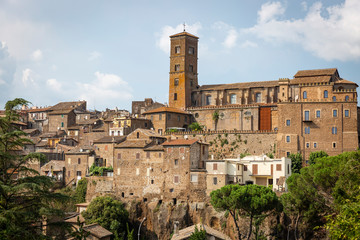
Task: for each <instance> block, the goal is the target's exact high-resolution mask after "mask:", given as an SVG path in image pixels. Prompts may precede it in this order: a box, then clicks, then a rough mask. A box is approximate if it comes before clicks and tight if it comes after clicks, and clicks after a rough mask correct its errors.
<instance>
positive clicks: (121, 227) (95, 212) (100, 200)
mask: <svg viewBox="0 0 360 240" xmlns="http://www.w3.org/2000/svg"><path fill="white" fill-rule="evenodd" d="M82 215H83V217H84V218H85V221H86V224H91V223H98V224H100V225H101V226H102V227H104V228H106V229H108V230H110V231H111V232H113V233H114V235H115V236H121V235H125V233H126V223H127V222H128V217H129V213H128V212H127V211H126V209H125V207H124V204H123V203H122V202H120V201H118V200H115V199H113V198H112V197H110V196H105V197H97V198H95V199H94V200H92V201H91V203H90V204H89V206H88V208H87V210H86V211H84V212H82Z"/></svg>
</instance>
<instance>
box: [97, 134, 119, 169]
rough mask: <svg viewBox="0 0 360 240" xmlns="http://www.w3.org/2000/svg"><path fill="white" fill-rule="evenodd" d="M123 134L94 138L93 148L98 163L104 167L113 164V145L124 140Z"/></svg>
mask: <svg viewBox="0 0 360 240" xmlns="http://www.w3.org/2000/svg"><path fill="white" fill-rule="evenodd" d="M125 139H126V137H124V136H104V137H102V138H100V139H96V140H94V148H95V154H96V157H97V159H99V161H100V162H101V163H100V165H102V166H105V167H110V166H114V156H115V145H116V144H119V143H121V142H123V141H125Z"/></svg>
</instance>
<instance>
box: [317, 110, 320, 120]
mask: <svg viewBox="0 0 360 240" xmlns="http://www.w3.org/2000/svg"><path fill="white" fill-rule="evenodd" d="M316 118H320V110H316Z"/></svg>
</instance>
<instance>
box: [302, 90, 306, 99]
mask: <svg viewBox="0 0 360 240" xmlns="http://www.w3.org/2000/svg"><path fill="white" fill-rule="evenodd" d="M303 99H307V92H306V91H304V92H303Z"/></svg>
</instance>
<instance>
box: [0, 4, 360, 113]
mask: <svg viewBox="0 0 360 240" xmlns="http://www.w3.org/2000/svg"><path fill="white" fill-rule="evenodd" d="M359 13H360V1H359V0H344V1H339V0H338V1H336V0H322V1H313V0H304V1H301V0H300V1H290V0H284V1H262V0H256V1H254V0H224V1H215V0H206V1H205V0H197V1H193V0H191V1H189V0H183V1H181V2H179V1H169V0H164V1H157V0H153V1H148V0H142V1H141V0H139V1H137V0H135V1H123V0H107V1H98V0H97V1H96V0H77V1H73V0H61V1H49V0H26V1H24V0H0V108H4V105H5V103H6V101H8V100H11V99H14V98H17V97H21V98H24V99H26V100H28V101H30V102H31V103H32V106H51V105H55V104H56V103H58V102H61V101H77V100H86V101H87V102H88V105H87V106H88V109H96V110H105V109H106V108H110V109H114V108H115V107H117V108H118V109H127V110H130V109H131V101H140V100H144V98H153V99H154V100H155V101H158V102H162V103H166V102H167V101H168V82H169V70H170V69H169V68H170V61H169V47H170V41H169V36H170V35H172V34H175V33H178V32H181V31H183V23H185V25H186V31H187V32H189V33H191V34H195V35H197V36H198V37H199V53H198V57H199V59H198V74H199V75H198V81H199V84H200V85H205V84H221V83H235V82H249V81H268V80H269V81H270V80H277V79H279V78H292V77H293V76H294V75H295V74H296V72H297V71H298V70H306V69H319V68H337V69H338V71H339V74H340V77H342V78H344V79H347V80H350V81H353V82H356V83H357V84H358V85H360V14H359Z"/></svg>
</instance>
